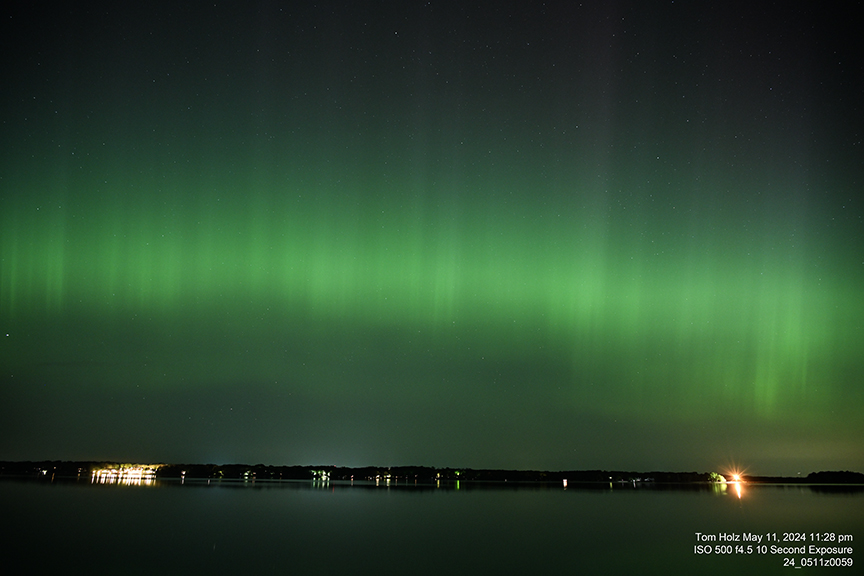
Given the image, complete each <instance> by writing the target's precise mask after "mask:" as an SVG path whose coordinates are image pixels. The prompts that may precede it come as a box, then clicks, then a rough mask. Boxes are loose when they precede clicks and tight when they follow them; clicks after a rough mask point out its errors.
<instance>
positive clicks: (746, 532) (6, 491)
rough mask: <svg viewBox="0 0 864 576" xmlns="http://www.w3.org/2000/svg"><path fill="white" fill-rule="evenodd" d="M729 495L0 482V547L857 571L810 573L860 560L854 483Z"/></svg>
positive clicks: (57, 552) (232, 561)
mask: <svg viewBox="0 0 864 576" xmlns="http://www.w3.org/2000/svg"><path fill="white" fill-rule="evenodd" d="M737 488H738V487H736V486H735V485H729V486H722V487H721V486H716V485H715V486H710V485H668V486H662V485H653V486H652V485H643V486H635V487H634V486H630V485H617V484H616V485H597V484H590V485H574V484H573V483H571V484H570V485H569V486H567V487H564V486H562V485H558V484H555V485H546V484H523V485H513V484H511V485H507V483H501V484H484V485H474V484H466V483H464V482H463V483H462V484H461V485H459V486H458V489H457V485H455V484H454V485H450V486H445V487H435V486H433V485H428V486H423V485H418V486H414V485H410V484H409V485H404V484H403V485H395V486H387V485H378V486H376V485H375V484H374V483H354V484H351V483H350V482H349V483H342V482H317V483H316V482H305V481H297V482H261V481H259V482H240V481H236V482H230V481H215V480H214V481H211V482H207V481H206V480H205V481H188V480H187V481H186V482H185V483H182V484H181V483H180V482H179V481H177V482H171V481H157V482H154V483H153V484H150V485H131V486H130V485H117V484H108V485H100V484H91V483H90V479H89V478H86V479H81V480H79V481H77V482H76V481H63V482H57V481H55V482H48V481H32V480H26V481H25V480H14V479H8V478H6V479H2V480H0V511H2V517H3V524H4V528H5V530H4V532H5V533H6V535H5V537H4V538H3V539H2V544H0V549H2V558H3V562H4V563H5V564H6V565H7V566H10V565H11V566H12V568H13V570H12V571H11V572H9V571H4V572H5V573H14V574H23V573H25V572H26V573H31V574H46V573H58V574H59V573H65V574H98V573H105V572H110V573H112V574H123V575H129V574H302V573H306V574H309V573H317V574H373V573H377V574H442V573H447V574H519V573H523V574H536V573H540V574H542V573H554V574H643V575H644V574H649V575H651V574H700V573H701V574H720V573H728V574H735V575H736V576H738V575H744V574H759V575H765V574H787V575H788V574H792V573H793V571H796V570H801V571H802V572H807V573H812V572H819V573H830V574H853V573H858V572H859V570H860V568H859V567H857V566H854V565H853V566H852V567H851V568H850V567H819V566H818V564H819V563H820V562H821V563H823V564H832V563H833V564H848V562H849V559H851V560H852V561H857V560H859V559H860V561H861V562H864V559H862V558H860V554H856V553H855V551H857V547H860V546H861V545H862V544H861V542H862V540H860V539H864V490H862V489H861V487H857V488H851V489H850V488H848V487H847V488H839V487H838V488H836V489H831V488H826V487H821V488H820V487H815V486H814V487H812V488H811V487H809V486H800V485H795V486H790V485H785V486H779V485H743V486H741V487H740V494H739V491H738V489H737ZM697 533H698V534H700V535H701V536H698V537H697ZM751 535H752V536H751ZM772 535H774V536H772ZM757 537H761V542H757V541H756V540H755V538H757ZM747 538H753V540H747ZM768 539H771V540H768ZM784 540H787V541H784ZM748 546H750V549H749V550H748V548H747V547H748ZM760 546H764V547H765V548H764V549H762V548H759V547H760ZM802 546H803V547H804V552H805V553H804V554H800V553H797V552H796V550H797V549H799V548H800V547H802ZM809 546H815V547H817V548H840V549H844V548H851V549H852V550H853V553H852V554H849V553H847V552H844V551H842V550H841V551H839V552H838V551H837V550H827V551H826V550H822V551H821V552H822V553H821V555H820V554H818V553H815V554H813V553H809V552H808V551H809ZM697 547H698V548H697ZM778 548H792V549H793V550H790V551H789V553H783V552H779V553H772V549H775V550H776V549H778ZM760 550H764V553H760ZM791 562H794V566H790V565H788V564H790V563H791ZM802 563H803V564H804V567H803V568H802V567H801V565H802ZM808 564H817V566H815V567H813V566H810V565H808Z"/></svg>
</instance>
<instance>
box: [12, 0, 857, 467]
mask: <svg viewBox="0 0 864 576" xmlns="http://www.w3.org/2000/svg"><path fill="white" fill-rule="evenodd" d="M241 4H242V5H241ZM403 4H408V6H405V5H403ZM682 4H687V3H680V2H679V3H673V2H645V3H635V2H634V3H629V2H623V3H599V2H598V3H591V2H588V3H584V4H583V5H577V4H575V3H573V4H570V3H560V4H559V3H547V4H546V5H543V4H542V3H488V4H483V3H481V4H479V5H475V6H473V7H471V8H466V7H464V6H461V5H460V4H459V3H451V2H417V3H388V2H383V3H373V2H360V3H347V2H322V3H314V4H313V3H302V2H301V3H285V5H284V6H283V4H280V3H278V2H253V3H237V4H236V5H235V4H232V3H228V4H227V5H222V4H218V5H215V6H214V5H213V4H212V3H210V4H203V3H202V4H200V5H196V4H194V3H192V6H191V7H185V8H178V7H176V6H173V5H171V4H165V5H164V6H163V5H161V4H159V3H156V4H151V5H147V6H136V7H126V6H124V7H115V6H110V7H109V8H106V7H104V6H100V5H99V4H92V5H90V6H87V3H84V6H79V5H76V6H75V7H72V8H68V9H64V11H63V12H61V13H54V12H51V13H49V12H47V11H43V10H41V9H39V8H15V9H10V8H7V9H4V10H5V12H4V23H3V32H4V34H3V36H4V39H3V43H4V46H3V56H2V58H3V67H4V74H3V76H4V78H6V79H7V80H6V81H5V82H4V84H5V88H4V90H3V96H2V105H3V124H2V127H0V130H2V143H3V155H2V166H0V170H2V172H0V176H2V179H0V332H2V342H0V378H2V380H0V400H2V402H0V404H2V407H0V422H2V424H0V437H2V438H3V439H2V441H0V459H43V458H44V459H48V458H56V459H115V460H129V461H169V462H170V461H173V462H265V463H269V464H283V463H284V464H316V463H322V464H337V465H367V464H369V465H389V464H392V465H405V464H419V465H432V466H436V465H437V466H443V465H453V466H473V467H508V468H546V469H593V468H616V469H646V470H649V469H653V470H660V469H667V470H691V469H692V470H713V469H716V468H718V467H720V466H722V465H728V464H730V463H733V462H734V463H736V464H741V465H742V466H749V467H750V471H751V473H765V474H790V475H794V474H795V473H797V472H801V473H807V472H811V471H815V470H821V469H838V468H840V469H858V470H861V469H862V468H864V453H862V451H861V449H860V447H861V442H862V440H864V421H862V419H861V417H860V415H861V412H862V409H864V390H862V382H864V381H862V376H864V354H862V345H864V334H862V328H864V300H862V297H861V296H862V293H864V256H862V247H864V235H862V231H864V220H862V217H864V205H862V199H861V190H862V182H864V180H862V177H864V174H862V172H864V162H862V140H861V138H862V126H864V124H862V102H864V90H862V86H864V84H862V72H864V70H862V62H864V60H862V57H861V56H862V55H861V53H860V49H857V48H855V46H856V44H855V42H854V38H855V33H854V32H853V26H852V22H853V18H852V16H851V14H843V13H842V11H839V12H835V13H833V14H832V15H824V14H821V13H819V11H820V9H819V8H818V7H817V6H815V5H814V6H812V7H810V8H808V9H804V10H802V9H797V10H783V11H781V9H780V8H778V7H773V6H772V7H767V6H763V4H764V3H760V2H755V3H752V2H751V3H748V4H746V5H744V4H742V5H741V6H734V4H735V3H732V4H726V3H724V5H723V6H722V7H720V6H717V7H714V8H709V7H698V8H696V7H687V6H683V5H682ZM298 5H299V6H300V7H299V8H298Z"/></svg>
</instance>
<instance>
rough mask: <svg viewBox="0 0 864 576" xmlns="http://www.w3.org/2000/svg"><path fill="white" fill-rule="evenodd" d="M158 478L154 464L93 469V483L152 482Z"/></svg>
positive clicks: (91, 479)
mask: <svg viewBox="0 0 864 576" xmlns="http://www.w3.org/2000/svg"><path fill="white" fill-rule="evenodd" d="M155 480H156V468H155V467H152V466H130V467H121V468H102V469H99V470H93V472H92V474H91V475H90V482H91V483H92V484H152V483H153V482H154V481H155Z"/></svg>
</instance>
